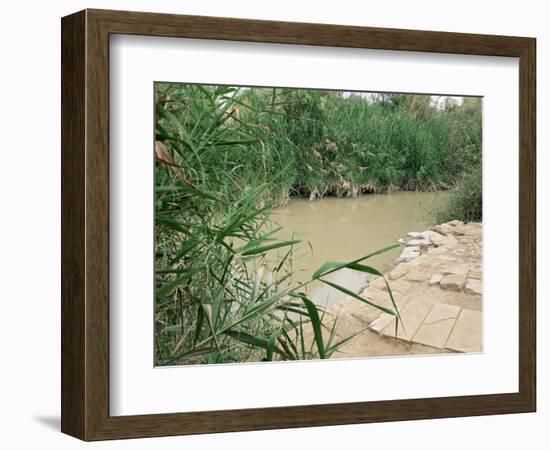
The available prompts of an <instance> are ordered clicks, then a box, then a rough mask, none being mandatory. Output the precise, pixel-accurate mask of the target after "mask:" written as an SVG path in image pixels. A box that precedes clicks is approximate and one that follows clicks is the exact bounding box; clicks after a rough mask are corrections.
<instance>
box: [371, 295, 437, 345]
mask: <svg viewBox="0 0 550 450" xmlns="http://www.w3.org/2000/svg"><path fill="white" fill-rule="evenodd" d="M433 305H434V304H433V302H430V301H425V300H420V299H415V300H411V301H409V302H408V303H407V304H406V305H405V307H403V308H402V309H401V310H400V311H399V314H400V316H401V321H400V322H399V324H398V326H397V335H396V334H395V317H393V316H390V315H389V314H386V315H387V316H390V320H389V321H388V323H387V324H386V326H385V327H384V328H383V329H382V331H381V333H382V334H383V335H385V336H389V337H397V338H399V339H403V340H405V341H410V340H411V338H412V337H413V336H414V335H415V333H416V332H417V330H418V328H419V327H420V326H421V325H422V323H423V322H424V320H425V319H426V316H427V315H428V313H429V312H430V311H431V309H432V307H433Z"/></svg>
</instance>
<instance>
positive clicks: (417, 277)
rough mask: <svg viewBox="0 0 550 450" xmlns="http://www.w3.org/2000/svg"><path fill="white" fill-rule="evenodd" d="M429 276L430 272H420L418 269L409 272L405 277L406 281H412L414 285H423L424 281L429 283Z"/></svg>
mask: <svg viewBox="0 0 550 450" xmlns="http://www.w3.org/2000/svg"><path fill="white" fill-rule="evenodd" d="M429 276H430V274H429V272H426V271H425V270H420V268H416V269H414V270H411V271H409V273H407V275H405V280H407V281H412V282H413V283H421V282H423V281H427V280H428V277H429Z"/></svg>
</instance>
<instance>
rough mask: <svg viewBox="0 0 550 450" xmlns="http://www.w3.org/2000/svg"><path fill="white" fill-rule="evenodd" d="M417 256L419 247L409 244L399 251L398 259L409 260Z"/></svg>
mask: <svg viewBox="0 0 550 450" xmlns="http://www.w3.org/2000/svg"><path fill="white" fill-rule="evenodd" d="M419 256H420V247H417V246H411V247H405V248H404V249H403V251H402V252H401V255H399V258H398V259H399V260H400V261H404V262H409V261H412V260H413V259H415V258H417V257H419Z"/></svg>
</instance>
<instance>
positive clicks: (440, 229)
mask: <svg viewBox="0 0 550 450" xmlns="http://www.w3.org/2000/svg"><path fill="white" fill-rule="evenodd" d="M451 229H452V227H451V226H450V225H447V224H441V225H436V226H435V227H432V230H433V231H435V232H437V233H439V234H442V235H443V236H448V235H449V234H450V233H451Z"/></svg>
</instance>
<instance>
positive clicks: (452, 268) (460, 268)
mask: <svg viewBox="0 0 550 450" xmlns="http://www.w3.org/2000/svg"><path fill="white" fill-rule="evenodd" d="M441 273H442V274H443V275H449V274H452V275H466V274H467V273H468V266H467V265H463V264H453V265H446V266H445V267H443V268H442V269H441Z"/></svg>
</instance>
